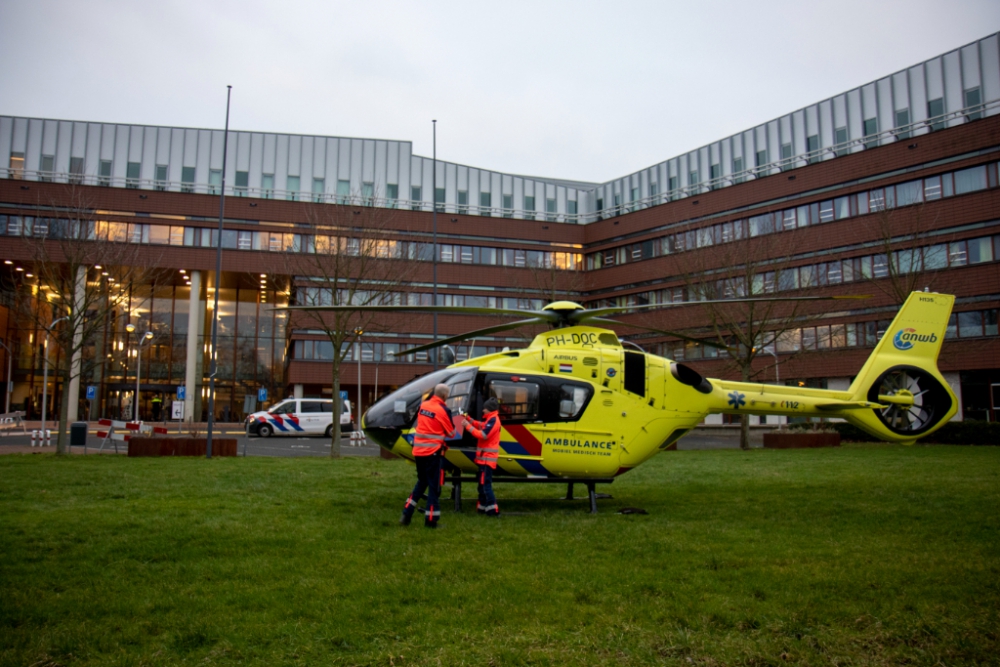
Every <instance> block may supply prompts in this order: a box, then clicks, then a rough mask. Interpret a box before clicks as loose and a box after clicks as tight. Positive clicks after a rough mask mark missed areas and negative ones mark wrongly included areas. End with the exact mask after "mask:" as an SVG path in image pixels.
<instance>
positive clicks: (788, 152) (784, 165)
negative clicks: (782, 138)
mask: <svg viewBox="0 0 1000 667" xmlns="http://www.w3.org/2000/svg"><path fill="white" fill-rule="evenodd" d="M794 168H795V164H793V163H792V145H791V144H781V171H788V170H789V169H794Z"/></svg>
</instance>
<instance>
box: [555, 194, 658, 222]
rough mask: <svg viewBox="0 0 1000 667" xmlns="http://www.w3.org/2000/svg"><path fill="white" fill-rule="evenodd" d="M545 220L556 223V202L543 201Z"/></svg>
mask: <svg viewBox="0 0 1000 667" xmlns="http://www.w3.org/2000/svg"><path fill="white" fill-rule="evenodd" d="M638 191H639V188H636V192H638ZM545 219H546V220H547V221H548V222H555V221H556V200H555V199H546V200H545Z"/></svg>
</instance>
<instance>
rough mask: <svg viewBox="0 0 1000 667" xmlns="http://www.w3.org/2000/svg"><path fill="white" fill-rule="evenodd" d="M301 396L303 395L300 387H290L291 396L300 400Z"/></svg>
mask: <svg viewBox="0 0 1000 667" xmlns="http://www.w3.org/2000/svg"><path fill="white" fill-rule="evenodd" d="M302 394H303V391H302V385H300V384H297V385H293V386H292V395H293V396H294V397H295V398H302Z"/></svg>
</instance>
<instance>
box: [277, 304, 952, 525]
mask: <svg viewBox="0 0 1000 667" xmlns="http://www.w3.org/2000/svg"><path fill="white" fill-rule="evenodd" d="M831 298H854V297H794V298H791V299H783V300H813V299H831ZM752 300H756V299H740V301H752ZM760 300H764V299H760ZM954 300H955V297H954V296H951V295H948V294H936V293H929V292H914V293H913V294H911V295H910V297H909V298H908V299H907V301H906V303H905V304H904V305H903V307H902V308H901V309H900V311H899V313H898V314H897V315H896V318H895V319H894V320H893V322H892V325H891V327H890V328H889V329H888V330H887V331H886V334H885V335H884V336H883V337H882V339H881V340H880V341H879V343H878V344H877V345H876V347H875V350H874V352H873V353H872V354H871V356H870V357H869V358H868V361H867V362H866V363H865V365H864V366H863V367H862V368H861V370H860V372H859V373H858V375H857V377H856V379H855V380H854V382H853V383H852V384H851V386H850V388H849V389H847V390H846V391H834V390H825V389H808V388H802V387H789V386H782V385H769V384H762V383H757V382H734V381H730V380H716V379H710V378H705V377H702V376H701V375H700V374H699V373H698V372H697V371H695V370H694V369H693V368H691V367H689V366H686V365H684V364H682V363H678V362H675V361H671V360H670V359H666V358H664V357H660V356H656V355H653V354H647V353H645V352H641V351H638V350H632V349H626V348H625V347H623V345H622V343H621V341H620V340H619V338H618V336H617V335H616V334H615V333H614V332H613V331H611V330H608V329H603V328H598V327H594V326H588V323H597V324H619V325H623V326H634V325H631V324H625V323H622V322H618V321H616V320H611V319H608V318H607V316H608V315H612V314H616V313H623V312H635V311H641V310H643V309H644V308H646V307H645V306H638V307H622V308H599V309H591V310H588V309H586V308H584V307H583V306H581V305H579V304H576V303H572V302H569V301H559V302H554V303H551V304H549V305H548V306H546V307H545V308H544V309H542V310H540V311H523V310H507V309H497V308H463V307H449V306H440V307H434V306H426V307H424V306H367V307H360V308H359V307H357V306H290V307H289V310H297V309H298V310H338V309H341V310H379V311H387V312H425V313H430V312H437V313H446V314H468V313H475V314H491V315H508V316H510V315H513V316H522V317H523V316H524V315H529V318H528V319H523V320H519V321H516V322H511V323H506V324H500V325H497V326H493V327H487V328H484V329H479V330H476V331H471V332H468V333H465V334H461V335H458V336H452V337H450V338H444V339H440V340H438V341H436V342H434V343H429V344H427V345H421V346H419V347H413V348H410V349H409V350H403V351H401V352H400V354H401V355H402V354H409V353H413V352H418V351H421V350H428V349H431V348H434V347H438V346H442V345H446V344H448V343H455V342H459V341H462V340H467V339H470V338H474V337H477V336H484V335H489V334H492V333H497V332H499V331H504V330H508V329H513V328H516V327H520V326H526V325H531V324H538V323H548V324H550V325H552V326H553V328H552V329H551V330H550V331H548V332H546V333H542V334H539V335H538V336H536V337H535V339H534V340H533V341H532V343H531V344H530V345H529V346H528V347H527V348H525V349H520V350H511V351H507V352H499V353H496V354H491V355H488V356H482V357H476V358H473V359H469V360H466V361H462V362H460V363H456V364H453V365H451V366H449V367H447V368H445V369H443V370H438V371H435V372H432V373H429V374H427V375H424V376H423V377H420V378H418V379H416V380H413V381H412V382H410V383H409V384H406V385H404V386H403V387H401V388H399V389H398V390H396V391H395V392H393V393H392V394H390V395H388V396H385V397H384V398H382V399H381V400H379V401H378V402H376V403H375V404H374V405H372V406H371V407H370V408H369V409H368V411H367V412H366V413H365V415H364V418H363V421H362V428H363V429H364V432H365V433H366V434H367V435H368V436H369V437H370V438H371V439H372V440H374V441H375V442H378V443H379V445H381V446H382V447H383V448H385V449H386V450H388V451H390V452H392V453H394V454H398V455H400V456H403V457H405V458H408V459H412V454H411V446H412V442H413V426H414V423H415V419H416V413H417V409H418V407H419V405H420V402H421V401H422V400H423V399H424V398H425V397H426V396H427V395H428V394H429V392H430V391H431V390H432V389H433V387H434V386H435V385H437V384H446V385H448V386H449V387H450V388H451V395H450V397H449V399H448V405H449V407H450V408H451V410H452V412H453V413H457V412H459V411H461V412H465V413H468V414H471V415H475V416H478V415H479V414H480V411H481V409H482V405H483V403H484V402H485V401H486V399H488V398H490V397H495V398H497V399H498V401H499V402H500V406H501V408H500V418H501V424H502V427H503V432H502V436H501V443H500V444H501V452H500V457H499V461H498V469H497V474H498V475H499V476H513V477H520V478H551V479H559V480H562V481H566V482H572V481H573V480H574V479H578V480H581V481H582V480H585V479H589V480H593V479H596V478H602V479H607V478H613V477H615V476H617V475H620V474H622V473H624V472H626V471H628V470H631V469H632V468H634V467H636V466H638V465H639V464H641V463H643V462H644V461H646V460H647V459H649V458H650V457H652V456H653V455H654V454H656V453H657V452H660V451H663V450H666V449H671V448H675V447H676V443H677V441H678V440H679V439H680V438H681V437H682V436H684V434H686V433H687V432H689V431H690V430H691V429H692V428H694V427H695V426H696V425H697V424H699V423H700V422H701V421H703V420H704V419H705V417H706V416H707V415H708V414H711V413H726V414H755V415H787V416H790V417H840V418H843V419H845V420H847V421H848V422H850V423H852V424H854V425H855V426H857V427H859V428H861V429H863V430H864V431H866V432H867V433H870V434H871V435H873V436H875V437H876V438H880V439H882V440H889V441H896V442H903V443H912V442H914V441H915V440H916V439H917V438H918V437H920V436H924V435H927V434H929V433H932V432H933V431H935V430H937V429H938V428H940V427H941V426H942V425H943V424H945V423H946V422H947V421H948V420H949V419H951V417H952V416H953V415H954V414H955V413H956V411H957V400H956V398H955V395H954V394H953V393H952V391H951V389H950V388H949V386H948V383H947V382H946V381H945V379H944V378H943V377H942V375H941V373H940V372H939V371H938V368H937V357H938V353H939V352H940V349H941V344H942V342H943V341H944V337H945V328H946V326H947V323H948V318H949V316H950V314H951V310H952V305H953V303H954ZM650 307H659V308H662V307H663V306H662V305H660V306H650ZM638 328H645V327H638ZM650 330H652V331H661V330H657V329H650ZM661 332H662V331H661ZM662 333H672V332H662ZM449 445H450V448H449V450H448V452H447V453H446V459H447V462H448V463H449V464H450V466H449V467H450V468H451V470H452V471H453V472H456V473H460V472H465V471H467V472H470V473H471V472H474V471H475V470H476V467H475V465H474V463H473V458H474V452H475V447H476V443H475V441H474V439H473V438H472V437H471V436H470V435H465V436H464V437H462V438H460V439H456V440H455V441H452V442H450V443H449ZM538 481H542V480H541V479H539V480H538ZM588 486H590V489H591V497H592V505H593V487H592V485H588Z"/></svg>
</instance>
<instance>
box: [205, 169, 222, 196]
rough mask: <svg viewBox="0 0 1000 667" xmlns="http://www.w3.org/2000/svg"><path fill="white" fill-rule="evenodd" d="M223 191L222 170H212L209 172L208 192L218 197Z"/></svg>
mask: <svg viewBox="0 0 1000 667" xmlns="http://www.w3.org/2000/svg"><path fill="white" fill-rule="evenodd" d="M221 190H222V170H221V169H211V170H209V172H208V192H209V194H213V195H217V194H219V192H220V191H221Z"/></svg>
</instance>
